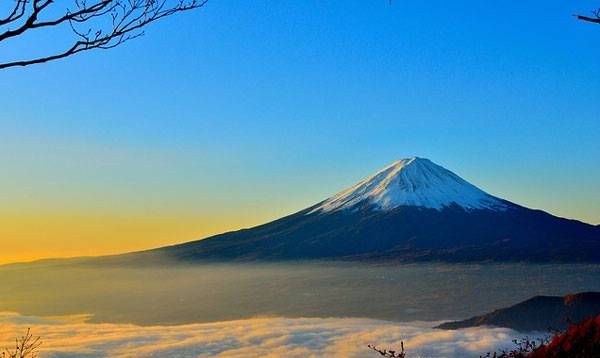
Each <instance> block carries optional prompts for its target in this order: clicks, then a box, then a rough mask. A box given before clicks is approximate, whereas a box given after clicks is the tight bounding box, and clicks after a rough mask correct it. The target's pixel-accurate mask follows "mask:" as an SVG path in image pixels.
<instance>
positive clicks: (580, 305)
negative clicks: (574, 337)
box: [436, 292, 600, 332]
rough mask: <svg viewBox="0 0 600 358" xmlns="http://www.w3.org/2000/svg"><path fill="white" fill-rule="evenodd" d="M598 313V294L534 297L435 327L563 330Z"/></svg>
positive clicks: (599, 301) (599, 293) (599, 299)
mask: <svg viewBox="0 0 600 358" xmlns="http://www.w3.org/2000/svg"><path fill="white" fill-rule="evenodd" d="M598 314H600V292H582V293H577V294H572V295H566V296H564V297H558V296H535V297H533V298H530V299H528V300H526V301H523V302H521V303H518V304H516V305H514V306H511V307H507V308H502V309H498V310H495V311H493V312H490V313H487V314H484V315H481V316H475V317H472V318H469V319H466V320H464V321H455V322H447V323H443V324H441V325H439V326H438V327H436V328H441V329H460V328H467V327H476V326H496V327H506V328H512V329H514V330H517V331H522V332H530V331H548V330H550V329H552V330H564V329H565V328H567V327H568V326H569V325H570V324H575V323H578V322H580V321H583V320H584V319H586V318H589V317H592V316H596V315H598Z"/></svg>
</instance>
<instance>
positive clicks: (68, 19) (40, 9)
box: [0, 0, 208, 69]
mask: <svg viewBox="0 0 600 358" xmlns="http://www.w3.org/2000/svg"><path fill="white" fill-rule="evenodd" d="M31 1H33V2H32V3H31ZM54 1H55V0H16V3H15V6H14V7H13V8H12V10H11V12H10V14H9V15H8V16H7V17H5V18H4V19H0V44H2V42H3V41H6V40H9V39H12V38H18V37H19V36H21V35H23V34H24V33H26V32H29V31H32V30H35V29H42V28H52V27H57V26H60V25H62V24H68V26H69V28H70V29H71V32H72V33H73V36H74V40H73V43H72V45H71V46H70V47H68V48H67V49H65V50H62V51H57V53H54V54H50V55H47V56H42V57H39V58H33V59H24V60H19V61H9V62H2V61H1V60H0V69H4V68H9V67H16V66H28V65H33V64H38V63H44V62H49V61H54V60H57V59H61V58H64V57H68V56H71V55H74V54H76V53H79V52H82V51H89V50H92V49H103V50H106V49H111V48H114V47H116V46H119V45H121V44H123V43H125V42H127V41H130V40H133V39H135V38H138V37H140V36H143V35H144V31H143V30H142V29H143V28H144V27H145V26H146V25H148V24H150V23H152V22H154V21H156V20H159V19H162V18H164V17H167V16H171V15H173V14H175V13H178V12H183V11H188V10H192V9H196V8H199V7H202V6H204V5H205V4H206V3H207V1H208V0H95V1H94V2H93V3H92V4H91V5H88V3H87V0H74V7H73V9H72V10H71V9H68V10H66V11H65V12H64V13H63V14H61V15H60V16H57V17H55V18H53V19H50V20H44V21H40V20H39V18H40V15H41V14H43V13H44V11H45V10H46V9H48V8H49V7H50V5H51V4H53V3H54ZM29 3H31V5H30V6H28V4H29ZM28 8H30V9H28ZM20 19H23V20H22V21H19V20H20ZM15 24H16V25H17V26H16V27H14V28H12V29H11V28H7V25H15ZM3 28H4V29H3ZM2 30H4V31H2Z"/></svg>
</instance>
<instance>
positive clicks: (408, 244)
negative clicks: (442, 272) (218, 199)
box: [150, 158, 600, 262]
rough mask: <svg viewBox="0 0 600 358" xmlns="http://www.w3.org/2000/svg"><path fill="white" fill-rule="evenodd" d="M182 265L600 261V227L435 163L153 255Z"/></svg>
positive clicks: (385, 174)
mask: <svg viewBox="0 0 600 358" xmlns="http://www.w3.org/2000/svg"><path fill="white" fill-rule="evenodd" d="M150 253H152V254H159V255H163V256H166V257H169V258H172V259H176V260H179V261H196V260H290V259H317V258H350V259H382V258H385V259H393V260H400V261H411V262H412V261H426V260H441V261H449V262H467V261H484V260H494V261H516V260H518V261H587V262H595V261H600V228H599V227H597V226H592V225H588V224H585V223H582V222H579V221H575V220H568V219H563V218H558V217H555V216H553V215H550V214H548V213H545V212H543V211H539V210H531V209H527V208H524V207H522V206H519V205H517V204H514V203H511V202H509V201H506V200H503V199H500V198H497V197H494V196H491V195H489V194H487V193H485V192H484V191H482V190H480V189H478V188H477V187H475V186H473V185H472V184H470V183H468V182H466V181H465V180H463V179H461V178H460V177H458V176H457V175H456V174H454V173H452V172H450V171H448V170H446V169H444V168H442V167H440V166H438V165H436V164H434V163H432V162H431V161H429V160H427V159H421V158H410V159H403V160H399V161H397V162H394V163H393V164H391V165H390V166H388V167H386V168H384V169H382V170H381V171H379V172H377V173H376V174H375V175H373V176H371V177H369V178H367V179H365V180H363V181H361V182H360V183H358V184H357V185H355V186H353V187H352V188H349V189H347V190H344V191H342V192H340V193H339V194H337V195H335V196H333V197H331V198H329V199H326V200H324V201H322V202H320V203H318V204H316V205H314V206H312V207H310V208H307V209H305V210H302V211H300V212H298V213H296V214H293V215H290V216H287V217H284V218H281V219H278V220H275V221H273V222H270V223H267V224H264V225H260V226H257V227H254V228H250V229H245V230H240V231H236V232H229V233H225V234H221V235H216V236H213V237H210V238H207V239H204V240H199V241H194V242H189V243H185V244H181V245H175V246H170V247H165V248H161V249H157V250H152V251H151V252H150Z"/></svg>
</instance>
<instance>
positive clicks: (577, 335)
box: [526, 315, 600, 358]
mask: <svg viewBox="0 0 600 358" xmlns="http://www.w3.org/2000/svg"><path fill="white" fill-rule="evenodd" d="M526 357H527V358H567V357H568V358H598V357H600V315H598V316H596V317H592V318H588V319H587V320H585V321H583V322H581V323H578V324H576V325H573V326H571V327H569V328H568V329H567V331H566V332H564V333H561V334H558V335H556V336H554V337H553V338H552V340H551V341H550V342H549V343H548V344H546V345H542V346H540V347H538V348H537V349H535V350H534V351H533V352H531V353H529V354H528V355H526Z"/></svg>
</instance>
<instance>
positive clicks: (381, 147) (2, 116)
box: [0, 0, 600, 262]
mask: <svg viewBox="0 0 600 358" xmlns="http://www.w3.org/2000/svg"><path fill="white" fill-rule="evenodd" d="M597 5H598V3H597V1H577V2H566V1H543V2H542V1H533V2H520V3H518V4H517V3H516V2H514V1H510V2H509V1H496V2H487V1H486V2H483V1H479V0H470V1H456V2H448V1H425V2H424V1H394V2H393V4H392V5H390V4H389V3H388V1H385V0H381V1H371V2H365V1H359V0H356V1H329V2H324V1H302V2H298V1H266V0H256V1H251V2H248V1H237V0H231V1H216V0H215V1H209V3H208V5H207V6H206V7H204V8H202V9H199V10H197V11H195V12H192V13H187V14H182V15H181V16H176V17H173V18H169V19H166V20H165V21H163V22H161V23H157V24H155V25H154V26H152V27H151V28H149V29H148V31H147V34H146V36H145V37H143V38H141V39H138V40H136V41H133V42H130V43H128V44H126V45H124V46H122V47H119V48H117V49H114V50H111V51H104V52H102V51H98V52H93V53H92V52H90V53H85V54H82V55H78V56H77V57H72V58H69V59H66V60H62V61H59V62H54V63H49V64H45V65H39V66H34V67H28V68H17V69H11V70H6V71H3V72H2V73H0V108H1V109H2V110H1V112H0V173H1V175H0V198H1V200H0V243H1V244H2V250H0V262H10V261H17V260H29V259H35V258H41V257H56V256H73V255H97V254H106V253H117V252H122V251H128V250H135V249H143V248H149V247H155V246H160V245H164V244H170V243H176V242H182V241H187V240H192V239H196V238H201V237H204V236H206V235H209V234H214V233H219V232H222V231H225V230H231V229H237V228H241V227H247V226H251V225H254V224H258V223H262V222H265V221H268V220H270V219H274V218H277V217H280V216H282V215H285V214H289V213H292V212H294V211H297V210H300V209H302V208H304V207H306V206H309V205H311V204H313V203H315V202H317V201H320V200H322V199H323V198H325V197H327V196H329V195H332V194H334V193H336V192H337V191H339V190H341V189H343V188H345V187H347V186H349V185H351V184H353V183H354V182H356V181H358V180H359V179H361V178H362V177H364V176H366V175H368V174H371V173H372V172H373V171H375V170H377V169H379V168H380V167H382V166H384V165H386V164H388V163H389V162H391V161H393V160H395V159H398V158H402V157H409V156H413V155H418V156H422V157H427V158H430V159H431V160H433V161H434V162H436V163H438V164H441V165H443V166H445V167H446V168H448V169H450V170H453V171H454V172H456V173H457V174H459V175H461V176H462V177H463V178H465V179H467V180H469V181H471V182H472V183H474V184H475V185H478V186H479V187H481V188H482V189H484V190H486V191H488V192H490V193H492V194H495V195H498V196H501V197H503V198H506V199H509V200H512V201H515V202H517V203H520V204H523V205H526V206H530V207H534V208H541V209H544V210H547V211H549V212H551V213H553V214H556V215H560V216H566V217H570V218H577V219H580V220H583V221H587V222H590V223H595V224H600V189H599V184H598V183H600V112H598V100H599V99H600V63H599V62H598V59H599V58H600V46H598V45H597V44H598V39H600V26H597V25H592V24H587V23H581V22H578V21H576V20H575V19H574V18H573V17H572V16H571V14H573V13H575V12H587V11H589V10H591V9H593V8H594V6H597ZM57 39H58V37H57V36H56V35H52V36H50V35H48V36H46V35H41V34H40V35H39V36H37V35H36V36H32V37H29V38H27V39H26V41H21V42H18V41H17V42H15V43H11V47H8V46H6V45H5V46H4V47H0V57H5V56H9V57H10V56H17V57H18V55H19V54H32V53H35V52H39V51H43V50H46V49H47V48H48V44H54V43H57V42H59V41H58V40H57Z"/></svg>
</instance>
